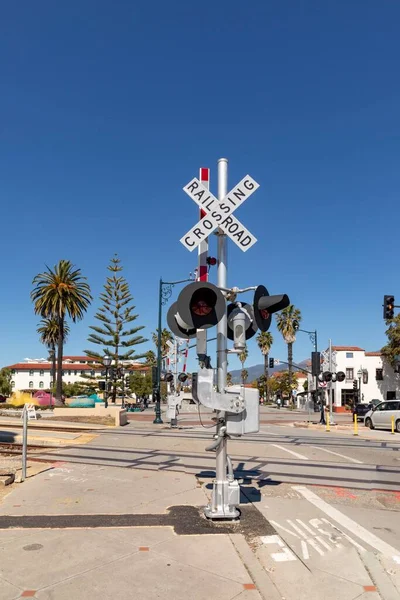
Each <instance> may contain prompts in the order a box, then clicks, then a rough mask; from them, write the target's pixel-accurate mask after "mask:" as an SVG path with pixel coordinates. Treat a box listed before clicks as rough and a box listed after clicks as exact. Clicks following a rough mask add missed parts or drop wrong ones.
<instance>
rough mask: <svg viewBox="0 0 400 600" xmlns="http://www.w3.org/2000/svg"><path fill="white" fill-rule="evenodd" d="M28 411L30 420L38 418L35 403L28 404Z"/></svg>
mask: <svg viewBox="0 0 400 600" xmlns="http://www.w3.org/2000/svg"><path fill="white" fill-rule="evenodd" d="M26 412H27V413H28V420H29V421H30V420H31V419H36V409H35V405H34V404H27V405H26Z"/></svg>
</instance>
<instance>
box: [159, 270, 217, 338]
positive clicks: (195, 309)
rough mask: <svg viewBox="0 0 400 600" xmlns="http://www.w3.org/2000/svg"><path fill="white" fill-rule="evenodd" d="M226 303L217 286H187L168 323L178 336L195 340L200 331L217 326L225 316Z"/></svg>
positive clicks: (209, 284)
mask: <svg viewBox="0 0 400 600" xmlns="http://www.w3.org/2000/svg"><path fill="white" fill-rule="evenodd" d="M225 309H226V303H225V298H224V296H223V294H222V292H221V291H220V290H219V289H218V288H217V286H215V285H213V284H212V283H208V282H205V281H197V282H195V283H190V284H189V285H187V286H186V287H185V288H184V289H183V290H182V291H181V293H180V294H179V296H178V300H177V301H176V302H174V303H173V305H172V306H171V308H170V309H169V311H168V314H167V323H168V326H169V328H170V330H171V331H172V333H174V334H175V335H176V336H178V337H180V338H185V339H189V338H193V337H195V335H196V331H197V330H198V329H207V328H209V327H213V326H214V325H217V323H219V321H220V320H221V319H222V317H223V316H224V314H225Z"/></svg>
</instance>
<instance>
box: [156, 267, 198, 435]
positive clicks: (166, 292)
mask: <svg viewBox="0 0 400 600" xmlns="http://www.w3.org/2000/svg"><path fill="white" fill-rule="evenodd" d="M187 281H193V278H192V277H191V276H190V277H189V279H182V280H180V281H163V280H162V278H161V277H160V287H159V293H158V331H157V382H156V386H155V394H156V398H155V400H156V406H155V413H156V416H155V419H154V421H153V423H156V424H162V422H163V421H162V419H161V360H162V348H161V325H162V307H163V306H165V304H167V302H168V300H169V299H170V298H171V295H172V288H173V287H174V286H175V285H178V284H179V283H186V282H187Z"/></svg>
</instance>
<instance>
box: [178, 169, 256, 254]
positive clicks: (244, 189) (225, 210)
mask: <svg viewBox="0 0 400 600" xmlns="http://www.w3.org/2000/svg"><path fill="white" fill-rule="evenodd" d="M259 187H260V186H259V184H258V183H257V182H256V181H255V180H254V179H253V178H252V177H250V175H246V177H243V179H242V181H240V182H239V183H238V184H237V185H236V186H235V187H234V188H232V190H231V191H230V192H229V193H228V194H227V195H226V196H225V198H224V199H223V200H221V201H220V200H217V198H216V197H215V196H214V195H213V194H211V192H210V191H209V190H208V189H207V188H206V187H205V186H204V185H202V183H201V182H200V181H199V180H198V179H197V178H196V177H194V178H193V179H192V180H191V181H189V183H188V184H187V185H186V186H185V187H184V188H183V190H184V191H185V192H186V193H187V194H188V196H190V198H191V199H192V200H193V201H194V202H196V204H197V205H198V206H200V208H201V209H202V210H204V212H205V213H206V216H205V217H204V218H203V219H201V220H200V221H199V222H198V223H197V224H196V225H195V226H194V227H192V229H190V231H188V232H187V234H186V235H184V236H183V237H182V238H181V240H180V241H181V243H182V244H183V245H184V246H185V248H186V249H187V250H189V251H190V252H191V251H192V250H194V249H195V248H197V246H198V245H199V244H200V243H201V242H202V241H203V240H205V239H206V238H207V237H208V236H209V235H210V234H211V233H212V232H213V231H214V230H215V229H217V228H218V227H219V228H220V229H221V230H222V231H223V233H226V234H227V235H228V236H229V237H230V238H231V240H232V241H233V242H235V244H236V245H237V246H239V248H240V249H241V250H243V252H246V250H248V249H249V248H251V247H252V246H253V245H254V244H255V243H256V241H257V238H255V237H254V235H253V234H252V233H250V231H249V230H248V229H246V227H245V226H244V225H242V223H241V222H240V221H239V220H238V219H236V217H234V216H233V215H232V213H233V212H234V211H235V210H236V209H237V208H238V206H240V205H241V204H243V202H245V200H247V198H249V197H250V196H251V195H252V194H253V193H254V192H255V191H256V190H257V189H258V188H259Z"/></svg>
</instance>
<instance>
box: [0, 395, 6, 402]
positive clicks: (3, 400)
mask: <svg viewBox="0 0 400 600" xmlns="http://www.w3.org/2000/svg"><path fill="white" fill-rule="evenodd" d="M6 400H7V398H6V397H5V396H3V395H2V394H0V402H5V401H6Z"/></svg>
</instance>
